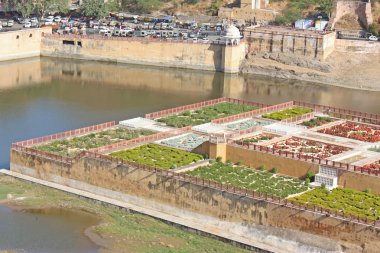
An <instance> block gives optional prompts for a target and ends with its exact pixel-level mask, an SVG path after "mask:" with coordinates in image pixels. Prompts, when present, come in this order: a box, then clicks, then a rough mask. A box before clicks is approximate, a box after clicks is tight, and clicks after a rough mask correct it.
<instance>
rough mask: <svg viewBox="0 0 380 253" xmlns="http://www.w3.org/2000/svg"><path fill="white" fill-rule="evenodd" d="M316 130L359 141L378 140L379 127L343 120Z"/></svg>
mask: <svg viewBox="0 0 380 253" xmlns="http://www.w3.org/2000/svg"><path fill="white" fill-rule="evenodd" d="M318 132H320V133H324V134H330V135H334V136H340V137H345V138H350V139H354V140H359V141H366V142H377V141H380V128H377V127H373V126H369V125H364V124H358V123H354V122H344V123H342V124H339V125H335V126H332V127H330V128H325V129H322V130H319V131H318Z"/></svg>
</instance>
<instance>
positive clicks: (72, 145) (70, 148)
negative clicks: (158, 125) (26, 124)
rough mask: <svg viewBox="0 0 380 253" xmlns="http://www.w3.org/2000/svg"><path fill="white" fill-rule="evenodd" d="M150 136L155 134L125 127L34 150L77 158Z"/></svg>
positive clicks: (51, 143)
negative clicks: (105, 147)
mask: <svg viewBox="0 0 380 253" xmlns="http://www.w3.org/2000/svg"><path fill="white" fill-rule="evenodd" d="M150 134H153V132H152V131H148V130H132V129H128V128H124V127H116V128H111V129H107V130H104V131H101V132H95V133H91V134H86V135H83V136H78V137H74V138H68V139H62V140H57V141H53V142H50V143H47V144H43V145H39V146H35V147H34V148H35V149H37V150H40V151H44V152H48V153H52V154H55V155H60V156H65V157H75V156H76V155H78V154H79V153H80V152H82V151H86V150H89V149H93V148H98V147H102V146H105V145H109V144H113V143H117V142H121V141H125V140H131V139H135V138H138V137H140V136H144V135H150Z"/></svg>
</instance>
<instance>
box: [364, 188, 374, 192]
mask: <svg viewBox="0 0 380 253" xmlns="http://www.w3.org/2000/svg"><path fill="white" fill-rule="evenodd" d="M363 192H365V193H372V189H371V188H366V189H365V190H364V191H363Z"/></svg>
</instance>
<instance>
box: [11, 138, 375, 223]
mask: <svg viewBox="0 0 380 253" xmlns="http://www.w3.org/2000/svg"><path fill="white" fill-rule="evenodd" d="M12 148H14V149H16V150H20V151H22V152H26V153H30V154H32V155H37V156H40V157H43V158H47V157H45V156H44V155H48V156H49V157H50V158H52V159H56V161H59V162H62V163H65V164H68V165H72V164H73V162H74V161H79V159H81V158H83V157H89V158H93V159H98V160H101V161H104V162H110V163H115V164H116V165H118V166H120V165H123V166H127V167H129V166H131V167H133V168H136V169H140V170H144V171H149V172H152V173H155V174H157V175H160V176H165V177H169V178H173V179H177V180H180V181H183V182H186V183H192V184H195V185H199V186H202V187H208V188H213V189H216V190H220V191H223V192H228V193H231V194H235V195H238V196H241V197H246V198H251V199H254V200H260V201H265V202H267V203H271V204H276V205H279V206H285V207H288V208H291V209H294V210H305V211H309V212H313V213H316V214H319V215H325V216H330V217H333V218H337V219H341V220H345V221H347V222H356V223H359V224H364V225H367V226H375V227H380V223H379V222H377V221H370V220H368V219H367V218H362V217H359V216H353V215H349V214H344V213H341V212H332V211H331V210H329V209H325V208H321V207H318V206H316V205H309V204H304V203H300V202H296V201H290V200H287V199H282V198H280V197H277V196H274V195H271V194H267V193H261V192H256V191H253V190H247V189H244V188H240V187H235V186H231V185H228V184H223V183H220V182H216V181H212V180H208V179H202V178H198V177H193V176H189V175H186V174H179V173H176V172H174V171H168V170H162V169H158V168H155V167H151V166H147V165H141V164H137V163H135V162H128V161H125V160H122V159H120V158H116V157H112V156H109V155H103V154H99V153H94V152H91V151H84V152H82V153H80V154H79V155H78V156H77V157H76V158H74V159H70V158H65V159H62V158H63V157H60V156H56V155H52V154H46V153H45V152H42V151H38V152H35V150H33V149H31V148H28V147H23V146H20V145H17V144H13V146H12Z"/></svg>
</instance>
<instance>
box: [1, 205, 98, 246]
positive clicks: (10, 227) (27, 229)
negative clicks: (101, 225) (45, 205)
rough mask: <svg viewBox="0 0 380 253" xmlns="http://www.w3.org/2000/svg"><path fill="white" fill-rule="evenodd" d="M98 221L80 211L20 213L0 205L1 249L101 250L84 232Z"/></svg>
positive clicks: (60, 210) (48, 210)
mask: <svg viewBox="0 0 380 253" xmlns="http://www.w3.org/2000/svg"><path fill="white" fill-rule="evenodd" d="M97 222H98V219H96V218H95V217H94V216H92V215H89V214H86V213H83V212H79V211H69V210H63V209H44V210H34V211H28V212H21V211H14V210H12V209H10V208H8V207H5V206H1V205H0V250H14V251H17V252H21V253H22V252H28V253H52V252H54V253H67V252H78V253H95V252H97V251H98V247H97V246H96V245H95V244H94V243H92V242H91V241H90V240H89V239H88V238H87V237H86V236H85V235H84V234H83V232H84V230H85V229H86V228H88V227H91V226H93V225H96V224H97Z"/></svg>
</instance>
